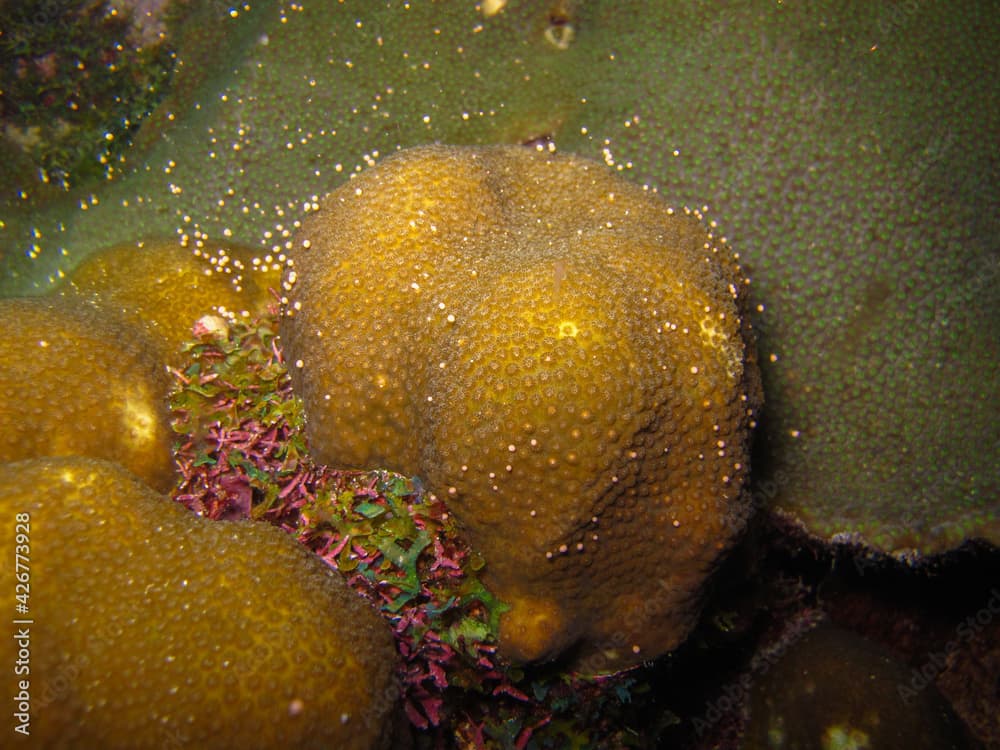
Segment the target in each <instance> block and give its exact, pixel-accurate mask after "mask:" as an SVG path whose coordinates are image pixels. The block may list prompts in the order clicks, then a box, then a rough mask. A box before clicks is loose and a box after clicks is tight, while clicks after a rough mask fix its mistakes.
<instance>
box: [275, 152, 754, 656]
mask: <svg viewBox="0 0 1000 750" xmlns="http://www.w3.org/2000/svg"><path fill="white" fill-rule="evenodd" d="M700 218H701V217H700V215H698V214H697V213H696V212H691V211H688V210H685V209H677V210H675V209H672V208H670V207H669V206H668V205H667V204H666V203H665V202H664V201H663V200H662V199H661V198H660V197H659V196H657V195H654V194H651V193H649V192H648V191H646V190H643V189H642V188H639V187H636V186H634V185H631V184H630V183H627V182H625V181H623V180H622V179H621V178H619V177H618V176H616V175H614V174H612V173H610V172H609V170H608V169H607V168H606V167H605V166H603V165H600V164H596V163H593V162H590V161H586V160H583V159H579V158H575V157H569V156H562V155H553V154H550V153H542V152H538V151H537V150H532V149H526V148H520V147H489V148H467V147H446V146H431V147H422V148H417V149H412V150H408V151H403V152H401V153H399V154H397V155H395V156H393V157H392V158H390V159H387V160H386V161H385V162H384V163H382V164H381V165H379V166H378V167H376V168H374V169H371V170H369V171H367V172H365V173H363V174H361V175H359V176H357V177H356V178H355V179H353V180H351V181H350V182H349V183H347V184H346V185H344V186H343V187H341V188H340V189H339V190H337V191H336V192H334V193H332V194H330V195H329V196H327V197H326V199H325V200H324V201H323V202H322V204H321V206H320V209H319V211H318V212H316V213H315V214H314V215H313V216H312V217H310V219H309V220H308V221H306V222H305V223H304V224H303V227H302V229H301V232H300V234H299V235H298V237H297V238H296V243H295V248H294V250H293V264H294V265H293V270H292V275H290V278H289V281H293V282H294V285H293V287H292V291H291V293H290V294H289V300H288V301H289V304H288V308H287V314H286V317H285V319H284V321H283V328H282V335H283V337H284V339H285V345H286V350H287V354H288V359H289V361H290V362H292V363H294V365H295V366H293V367H292V372H293V377H294V384H295V387H296V388H297V391H298V393H300V394H301V395H302V397H303V398H304V400H305V406H306V411H307V415H308V429H309V436H310V438H311V440H312V443H313V448H314V450H315V452H316V454H317V456H318V457H319V458H320V459H321V460H323V461H327V462H330V463H332V464H336V465H339V466H349V467H363V468H373V467H385V468H390V469H393V470H395V471H399V472H402V473H406V474H416V475H420V476H422V477H424V478H425V479H426V481H427V482H428V483H429V485H430V487H431V489H432V490H433V491H434V492H435V493H436V494H438V495H439V496H441V497H443V498H445V499H446V501H447V503H448V506H449V508H450V509H451V511H452V512H453V513H454V515H455V517H456V518H457V519H458V520H459V522H460V523H461V525H462V526H463V528H464V530H465V532H466V534H467V535H468V539H469V541H470V543H471V544H472V545H473V546H474V547H475V548H476V549H478V550H479V551H480V552H481V553H482V555H483V557H484V559H485V560H486V562H487V568H486V573H487V580H488V582H489V583H490V585H491V586H492V587H493V588H494V590H495V592H496V593H497V594H498V595H499V596H500V597H501V598H502V599H504V600H505V601H506V602H507V603H508V604H510V605H511V608H510V610H509V611H508V612H507V613H506V614H505V615H504V617H503V619H502V622H501V633H500V636H501V649H502V651H503V653H505V654H506V655H507V656H508V657H510V658H511V659H513V660H515V661H537V660H543V659H551V658H556V657H559V656H563V657H564V658H566V659H568V660H570V661H571V662H572V665H573V666H574V667H575V668H577V669H580V670H582V671H586V672H589V673H599V672H608V671H613V670H617V669H621V668H623V667H627V666H630V665H632V664H635V663H638V662H639V661H641V660H644V659H649V658H652V657H654V656H656V655H658V654H662V653H664V652H666V651H668V650H670V649H672V648H674V647H675V646H676V645H678V644H679V643H680V642H681V641H682V640H683V639H684V638H685V637H686V635H687V633H688V632H689V630H690V629H691V627H692V625H693V623H694V621H695V619H696V618H697V615H698V611H699V606H700V598H701V597H700V595H701V592H702V590H703V588H704V585H705V582H706V579H707V577H708V576H709V575H710V573H711V571H712V569H713V568H714V566H715V564H716V562H717V561H718V560H719V558H720V556H721V555H722V553H723V552H724V551H725V550H726V549H727V548H729V547H730V546H731V545H732V543H733V541H734V539H735V538H736V537H737V536H738V534H739V533H740V532H741V530H742V529H743V527H744V525H745V522H746V518H747V516H748V513H749V498H748V497H747V494H746V492H745V487H744V485H745V482H746V477H747V471H748V447H749V438H750V431H751V427H752V424H753V420H754V417H755V414H756V412H757V410H758V409H759V407H760V404H761V395H760V385H759V376H758V372H757V367H756V361H755V357H754V354H753V349H752V346H751V345H750V343H749V340H748V338H749V323H748V322H747V321H746V318H745V316H744V312H743V306H744V304H745V295H746V280H745V279H744V278H743V277H741V276H740V272H739V268H738V266H737V265H736V263H735V261H734V259H733V254H732V252H731V251H730V250H729V248H728V247H727V246H726V244H725V241H724V240H722V239H720V238H718V237H716V236H714V234H713V233H712V232H711V231H710V230H708V229H706V228H705V226H704V225H703V224H702V223H701V221H700Z"/></svg>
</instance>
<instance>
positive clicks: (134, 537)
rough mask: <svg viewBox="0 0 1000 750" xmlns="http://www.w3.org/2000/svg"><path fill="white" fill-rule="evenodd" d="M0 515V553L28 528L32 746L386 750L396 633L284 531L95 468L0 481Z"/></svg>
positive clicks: (63, 465)
mask: <svg viewBox="0 0 1000 750" xmlns="http://www.w3.org/2000/svg"><path fill="white" fill-rule="evenodd" d="M0 508H2V510H3V522H2V527H3V532H4V534H5V536H6V537H7V538H9V539H14V530H15V529H14V525H15V519H16V518H17V515H16V514H24V515H23V516H21V518H22V519H23V518H24V517H29V518H30V520H28V521H25V522H24V523H25V524H27V525H30V530H29V533H28V536H29V537H30V558H31V560H32V561H33V563H34V565H33V567H32V568H31V581H30V586H31V590H30V598H29V599H28V604H27V610H28V611H27V613H26V614H27V616H28V617H29V618H30V619H32V620H33V624H32V625H31V626H30V638H31V649H30V652H31V657H30V658H31V676H32V683H31V684H32V690H31V694H32V696H33V697H34V698H33V703H32V706H33V716H32V724H31V729H32V734H31V737H32V740H34V741H35V742H37V743H38V744H37V745H36V746H38V747H42V746H44V747H52V748H56V747H60V748H63V747H65V748H70V747H134V748H160V747H181V746H183V747H189V746H190V747H212V748H223V747H233V748H244V747H260V748H264V747H279V746H280V747H296V748H306V747H317V748H318V747H338V748H340V747H342V748H355V749H358V750H361V749H368V748H377V747H386V746H387V745H388V742H389V738H390V733H391V731H392V726H393V716H394V715H395V713H394V712H395V710H396V709H397V707H398V702H397V697H398V689H397V687H396V686H395V685H394V683H393V679H392V673H393V664H394V658H395V655H394V649H393V645H392V637H391V634H390V632H389V629H388V627H387V626H386V625H385V623H384V622H383V621H382V620H381V619H380V618H379V617H378V615H377V614H376V613H375V612H374V610H373V609H371V608H370V607H369V605H368V604H367V603H366V602H365V601H364V600H362V599H361V598H360V597H358V596H357V595H356V594H355V593H354V592H353V591H351V590H350V589H349V588H348V587H347V585H346V584H345V583H344V581H343V580H342V579H341V578H340V577H339V576H338V575H337V574H336V573H334V572H333V571H331V570H330V569H329V568H327V567H326V566H325V565H323V563H322V562H320V561H319V560H318V559H317V558H316V557H315V556H314V555H313V554H312V553H311V552H309V551H308V550H306V549H305V548H304V547H302V546H301V545H299V544H298V543H297V542H296V541H295V540H294V539H293V538H292V537H291V536H289V535H288V534H287V533H286V532H283V531H281V530H279V529H276V528H274V527H271V526H269V525H267V524H257V523H249V522H247V523H242V522H212V521H208V520H206V519H202V518H199V517H197V516H196V515H194V514H192V513H190V512H189V511H187V510H185V509H184V508H182V507H181V506H180V505H178V504H176V503H173V502H171V501H170V500H168V499H167V498H165V497H162V496H160V495H158V494H156V493H155V492H152V491H151V490H150V489H149V488H148V487H146V486H145V485H143V484H142V483H141V482H139V481H138V480H137V479H135V478H134V477H133V476H132V475H130V474H128V473H127V472H125V471H123V470H122V469H120V468H118V467H116V466H114V465H112V464H108V463H106V462H103V461H95V460H90V459H47V460H35V461H25V462H18V463H12V464H6V465H4V466H3V467H0ZM13 577H14V576H13V565H10V566H6V567H5V568H4V572H3V574H2V578H0V581H2V582H3V585H4V587H5V589H6V590H8V591H13V590H14V580H13ZM15 648H16V644H15V643H14V641H13V640H12V639H11V638H5V639H3V642H2V645H0V655H2V656H3V659H4V663H6V664H13V663H14V659H15ZM12 678H13V674H12V673H11V674H8V676H7V677H6V678H5V682H4V684H5V685H7V686H8V692H9V693H10V694H11V695H14V694H15V692H16V691H14V690H12V689H11V687H10V686H11V680H12Z"/></svg>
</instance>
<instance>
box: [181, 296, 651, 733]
mask: <svg viewBox="0 0 1000 750" xmlns="http://www.w3.org/2000/svg"><path fill="white" fill-rule="evenodd" d="M275 324H276V320H275V311H274V310H272V314H271V315H268V316H265V317H263V318H261V319H258V320H256V321H254V322H252V323H250V324H245V323H230V322H226V321H223V320H222V319H221V318H217V317H214V316H206V317H205V318H202V319H201V320H199V321H198V323H197V324H196V325H195V328H194V335H195V338H194V339H193V340H192V341H191V342H190V343H189V344H187V345H186V346H185V349H184V351H185V352H186V355H187V357H188V360H189V364H188V365H187V366H186V367H184V368H183V369H175V370H173V375H174V377H175V378H176V381H177V383H176V389H175V391H174V393H173V395H172V398H171V406H172V410H173V414H174V430H175V431H176V433H177V436H178V447H177V464H178V466H179V469H180V472H181V475H182V479H181V480H180V482H179V483H178V486H177V487H176V489H175V491H174V493H173V497H174V499H175V500H176V501H177V502H179V503H182V504H183V505H185V506H186V507H187V508H189V509H190V510H192V511H194V512H196V513H198V514H199V515H202V516H205V517H207V518H211V519H215V520H235V519H244V518H250V519H254V520H259V521H267V522H270V523H273V524H275V525H277V526H280V527H281V528H283V529H285V530H287V531H288V532H289V533H292V534H295V535H296V537H297V538H298V539H299V540H300V541H301V542H302V543H303V544H304V545H306V546H307V547H309V548H310V549H312V550H313V551H315V552H316V554H317V555H319V556H320V557H321V558H322V559H323V560H324V561H325V562H326V563H327V564H329V565H330V566H331V567H333V568H335V569H337V570H339V571H340V572H341V573H342V574H344V575H345V577H346V578H347V580H348V583H349V584H350V585H351V586H352V587H353V588H354V589H355V590H357V591H358V592H360V593H361V594H362V595H363V596H365V597H366V598H367V599H368V600H369V601H371V602H372V603H373V605H374V606H376V607H377V608H378V610H379V611H380V612H381V613H382V615H383V616H384V617H385V618H387V619H388V621H389V622H390V624H391V626H392V629H393V632H394V634H395V638H396V644H397V650H398V652H399V655H400V657H401V658H400V662H399V667H398V669H399V674H398V678H399V681H400V684H401V686H402V692H403V695H404V707H405V711H406V715H407V717H408V718H409V720H410V722H411V723H412V724H413V726H415V727H417V728H419V729H423V730H429V731H431V732H437V733H438V734H437V736H438V737H443V736H444V735H443V734H441V733H442V732H444V731H445V730H446V729H447V730H449V731H450V732H451V733H453V734H454V735H455V736H457V737H458V738H461V739H464V740H465V741H467V742H468V743H469V744H470V745H471V746H483V745H484V744H485V743H486V741H487V738H490V739H493V740H501V739H503V738H506V739H507V741H509V742H510V743H511V746H514V747H519V748H521V747H527V746H528V742H529V740H530V739H532V737H534V738H535V742H536V743H541V744H536V745H534V746H537V747H547V746H550V743H556V744H557V745H558V744H559V743H562V742H565V741H567V739H569V738H572V737H576V738H582V737H588V738H589V741H594V740H595V739H596V738H597V737H600V736H601V733H604V734H608V733H611V732H614V731H616V727H614V726H613V720H614V717H615V710H614V708H615V706H621V705H622V703H623V702H624V701H626V700H628V699H629V698H630V691H629V687H630V686H631V685H632V684H633V683H634V682H635V679H634V677H632V676H630V675H619V676H616V677H609V678H603V679H585V678H583V677H574V676H570V675H562V676H558V675H544V674H542V675H535V676H533V677H531V678H529V677H527V676H526V675H525V674H524V673H523V672H522V671H520V670H516V669H511V668H510V667H508V666H507V665H505V664H504V663H503V661H502V660H501V659H500V658H499V657H498V656H497V653H496V633H497V631H498V627H499V617H500V615H501V614H502V612H503V611H504V610H505V606H504V604H503V603H502V602H500V601H498V600H497V599H496V598H495V597H494V596H493V595H491V594H490V592H489V591H488V590H487V589H486V588H485V587H484V585H483V584H482V582H481V581H480V579H479V571H480V570H481V568H482V565H483V563H482V560H481V559H480V558H479V557H478V556H477V555H476V554H475V553H474V552H471V551H470V550H469V548H468V547H467V546H466V545H465V544H464V543H463V542H462V540H461V538H460V536H459V534H458V531H457V529H456V527H455V524H454V522H453V521H452V519H451V518H450V517H449V515H448V513H447V511H446V509H445V506H444V504H443V503H442V502H441V501H440V500H438V499H437V498H436V497H434V496H433V495H430V494H429V493H426V492H424V491H423V489H422V488H421V487H420V484H419V482H418V481H417V480H414V479H408V478H406V477H403V476H400V475H398V474H393V473H390V472H386V471H370V472H363V471H335V470H331V469H328V468H326V467H324V466H318V465H316V464H315V463H314V462H313V461H312V460H311V459H310V456H309V450H308V445H307V442H306V439H305V437H304V433H303V417H302V405H301V402H300V400H299V399H298V398H297V397H296V396H294V395H293V394H292V391H291V383H290V380H289V377H288V373H287V370H286V367H285V363H284V360H283V357H282V351H281V347H280V345H279V340H278V339H277V337H276V334H275V328H276V326H275ZM610 688H613V689H610ZM477 698H489V700H477ZM583 709H587V710H583ZM591 712H593V714H594V715H593V716H591V715H590V714H591ZM598 714H600V716H601V717H602V718H603V721H602V722H598V723H596V724H595V723H594V721H593V719H594V718H595V716H597V715H598Z"/></svg>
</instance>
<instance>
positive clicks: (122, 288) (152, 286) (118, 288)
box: [59, 240, 282, 365]
mask: <svg viewBox="0 0 1000 750" xmlns="http://www.w3.org/2000/svg"><path fill="white" fill-rule="evenodd" d="M265 257H267V256H266V255H265V254H264V253H257V252H255V251H254V250H252V249H251V248H246V247H240V246H233V245H219V244H214V243H213V244H208V245H205V244H204V243H201V242H198V243H197V245H196V246H195V247H184V246H183V245H182V244H180V243H178V242H176V241H171V240H158V241H150V242H139V243H134V244H128V245H119V246H116V247H113V248H108V249H106V250H103V251H100V252H98V253H95V254H93V255H91V256H89V257H88V258H87V259H86V260H84V261H83V262H82V263H81V264H80V265H79V266H77V267H76V268H75V269H74V270H73V271H72V273H70V274H69V276H68V278H67V280H66V283H65V285H64V286H63V287H62V288H61V289H60V290H59V294H60V296H62V297H64V298H66V299H67V300H68V301H69V302H70V303H71V304H74V305H81V304H85V305H89V306H91V307H93V308H95V309H96V310H98V311H99V313H100V314H101V315H102V316H105V317H109V318H117V319H119V320H121V321H122V322H123V323H126V324H129V325H132V326H133V327H135V328H136V329H138V330H142V331H143V332H144V333H145V334H146V336H147V338H148V339H149V340H150V341H151V342H153V343H155V344H156V345H157V347H158V349H159V350H160V355H161V357H162V359H163V361H165V362H167V363H169V364H171V365H175V364H177V363H178V362H179V361H180V349H181V345H182V344H183V343H184V342H185V341H187V340H188V339H190V338H191V329H192V326H193V325H194V323H195V322H196V321H197V320H198V319H199V318H201V317H202V316H204V315H218V314H222V315H227V316H229V317H233V316H236V317H241V318H249V317H252V316H256V315H259V314H261V313H263V312H264V311H265V310H266V308H267V305H268V304H269V303H270V302H273V299H272V298H271V296H270V294H269V293H268V290H269V289H272V288H273V289H279V288H280V284H281V270H282V265H281V264H280V263H277V262H276V261H274V260H273V259H272V260H271V262H268V261H266V260H264V258H265Z"/></svg>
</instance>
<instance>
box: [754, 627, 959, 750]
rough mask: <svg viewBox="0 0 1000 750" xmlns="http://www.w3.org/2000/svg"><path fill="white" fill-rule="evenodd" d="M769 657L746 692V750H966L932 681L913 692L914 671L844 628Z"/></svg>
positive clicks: (821, 632) (810, 635)
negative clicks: (748, 700)
mask: <svg viewBox="0 0 1000 750" xmlns="http://www.w3.org/2000/svg"><path fill="white" fill-rule="evenodd" d="M767 661H768V662H771V666H770V667H769V668H767V671H766V673H765V675H764V676H763V677H762V678H761V679H760V680H759V682H757V683H756V684H754V686H753V688H752V691H751V697H750V704H751V705H750V711H751V716H750V722H749V724H748V727H747V730H746V737H745V744H744V747H745V748H747V750H783V749H785V748H788V749H789V750H791V749H792V748H820V749H821V750H847V749H848V748H853V749H855V750H864V749H865V748H870V749H871V750H877V749H878V748H896V747H899V748H902V747H905V748H913V749H914V750H965V748H968V747H970V745H969V744H968V739H967V738H966V736H965V734H964V730H963V728H962V725H961V722H959V720H958V719H957V718H956V716H955V714H954V712H953V711H952V709H951V707H950V706H949V705H948V703H947V702H946V701H945V700H944V699H943V698H942V697H941V695H940V693H938V691H937V689H936V688H935V687H934V686H933V685H925V686H924V687H923V689H921V690H920V691H916V690H913V689H911V688H910V687H909V685H910V682H911V680H912V679H913V672H914V671H913V670H911V669H910V668H908V667H907V666H906V665H905V664H904V663H902V662H900V661H898V660H896V659H895V658H893V657H892V656H890V655H889V654H887V653H886V652H885V651H884V650H883V649H881V648H879V647H878V646H877V645H876V644H874V643H872V642H870V641H867V640H865V639H864V638H861V637H860V636H858V635H856V634H854V633H852V632H850V631H848V630H844V629H842V628H839V627H837V626H834V625H829V624H821V625H819V626H818V627H817V628H816V629H815V630H813V631H810V632H807V633H806V634H805V635H802V636H800V638H799V640H796V641H794V642H792V643H790V644H784V645H783V646H782V647H781V648H780V650H779V651H778V652H776V653H773V654H770V655H769V656H768V658H767ZM762 664H763V663H762ZM762 669H763V667H762Z"/></svg>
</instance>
